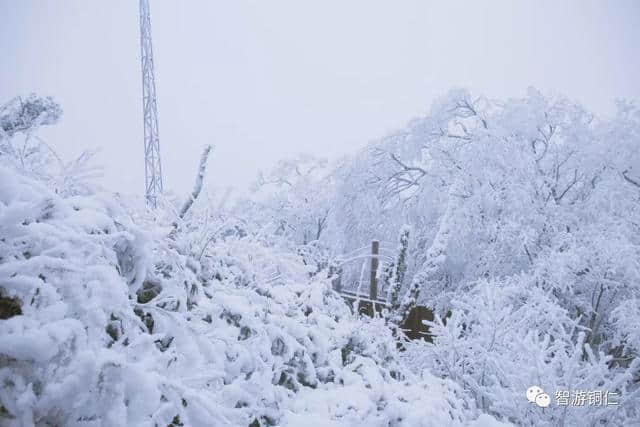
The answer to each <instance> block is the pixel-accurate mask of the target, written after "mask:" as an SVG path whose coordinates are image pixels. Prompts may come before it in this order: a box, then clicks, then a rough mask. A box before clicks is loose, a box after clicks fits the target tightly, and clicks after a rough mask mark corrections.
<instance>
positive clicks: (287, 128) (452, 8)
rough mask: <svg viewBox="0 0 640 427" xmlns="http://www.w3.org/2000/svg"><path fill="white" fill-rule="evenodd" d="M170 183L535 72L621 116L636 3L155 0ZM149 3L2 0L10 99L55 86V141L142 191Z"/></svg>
mask: <svg viewBox="0 0 640 427" xmlns="http://www.w3.org/2000/svg"><path fill="white" fill-rule="evenodd" d="M151 15H152V33H153V38H154V40H153V42H154V55H155V63H156V85H157V90H158V113H159V121H160V144H161V152H162V161H163V168H164V171H165V177H164V180H165V189H169V190H170V191H174V192H176V193H179V194H182V193H184V192H185V191H187V189H188V188H189V187H190V186H191V184H192V180H193V174H194V172H195V167H196V165H197V162H198V156H199V153H200V150H201V148H202V146H203V145H204V144H207V143H212V144H214V145H215V147H216V148H215V151H214V153H213V155H212V158H211V168H210V172H209V175H208V178H207V179H208V181H209V186H210V187H209V188H210V189H212V188H215V187H227V186H230V185H231V186H234V187H238V188H240V189H242V188H244V187H246V185H247V184H248V183H250V182H251V181H252V180H253V179H254V177H255V175H256V174H257V172H258V170H259V169H264V168H268V167H269V166H270V165H272V164H273V163H274V162H275V161H277V160H278V159H280V158H282V157H287V156H290V155H292V154H295V153H297V152H310V153H314V154H317V155H321V156H327V157H330V158H335V157H337V156H340V155H343V154H348V153H351V152H353V151H355V150H356V149H357V148H359V147H362V146H363V145H364V144H365V143H367V141H369V140H371V139H375V138H377V137H380V136H382V135H384V134H385V133H387V132H389V131H392V130H394V129H397V128H399V127H401V126H403V125H404V124H405V123H406V122H407V121H408V120H410V119H411V118H413V117H416V116H420V115H423V114H426V113H427V112H428V111H429V106H430V104H431V102H432V101H433V99H434V98H435V97H437V96H439V95H441V94H443V93H445V92H446V91H447V90H448V89H449V88H450V87H452V86H463V87H468V88H470V89H471V90H472V91H473V92H474V93H475V94H484V95H487V96H489V97H496V98H506V97H509V96H521V95H524V93H525V91H526V88H527V87H528V86H530V85H533V86H536V87H538V88H539V89H541V90H543V91H544V92H547V93H562V94H564V95H566V96H568V97H570V98H572V99H575V100H576V101H578V102H581V103H583V104H584V105H585V106H586V107H588V108H590V109H592V110H594V111H596V112H598V113H600V114H604V115H607V114H610V113H611V112H612V111H613V110H614V100H615V99H616V98H629V99H638V97H639V96H640V84H639V83H638V75H640V60H639V55H638V49H637V42H638V40H640V37H639V35H640V4H639V3H637V2H634V1H626V2H625V1H618V2H615V4H614V3H613V2H596V1H545V2H538V1H536V2H533V1H532V2H518V3H517V4H515V3H514V2H509V1H492V2H485V3H484V4H478V3H476V2H474V3H471V2H464V3H463V2H447V3H446V4H445V3H444V2H437V3H436V2H423V1H402V2H393V3H391V2H370V1H351V2H340V1H323V2H298V1H272V2H258V1H255V2H254V1H234V2H220V1H215V2H210V1H181V2H178V1H158V0H154V1H151ZM138 26H139V16H138V2H136V1H133V0H129V1H124V0H119V1H108V2H107V1H102V2H98V1H79V0H78V1H71V0H68V1H47V2H43V1H27V0H24V1H19V2H18V1H14V0H0V52H2V61H0V99H2V100H8V99H10V98H12V97H14V96H17V95H26V94H28V93H30V92H36V93H38V94H40V95H51V96H54V97H55V98H56V100H57V101H58V102H59V103H60V104H61V105H62V107H63V109H64V111H65V113H64V116H63V119H62V121H61V123H60V124H59V125H58V126H55V127H51V128H48V129H43V131H42V133H41V136H42V137H43V138H44V139H46V140H47V142H49V143H50V144H51V145H52V146H54V147H55V148H56V150H58V151H59V152H60V153H62V154H63V155H64V156H72V155H77V154H79V153H80V152H82V151H83V150H86V149H91V148H98V147H99V148H100V150H101V151H100V153H99V154H98V156H97V158H96V161H97V162H98V163H100V164H102V165H104V168H105V171H104V177H103V182H102V184H104V185H105V186H106V187H107V188H108V189H110V190H114V191H120V192H125V193H131V194H142V192H143V190H144V182H143V181H144V172H143V147H142V145H143V142H142V118H141V112H142V111H141V110H142V106H141V84H140V83H141V76H140V64H139V50H140V45H139V43H140V40H139V27H138Z"/></svg>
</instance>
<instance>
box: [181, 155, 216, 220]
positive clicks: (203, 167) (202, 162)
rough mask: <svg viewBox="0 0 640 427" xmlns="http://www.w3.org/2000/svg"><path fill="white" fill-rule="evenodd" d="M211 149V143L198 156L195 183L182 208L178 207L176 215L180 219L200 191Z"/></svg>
mask: <svg viewBox="0 0 640 427" xmlns="http://www.w3.org/2000/svg"><path fill="white" fill-rule="evenodd" d="M212 149H213V146H212V145H207V146H206V147H205V148H204V151H203V152H202V156H200V166H199V167H198V174H197V175H196V183H195V185H194V186H193V191H192V192H191V194H190V195H189V198H188V199H187V200H186V201H185V202H184V204H183V205H182V208H181V209H180V213H179V214H178V216H179V217H180V219H182V218H184V216H185V215H186V214H187V212H188V211H189V209H190V208H191V206H192V205H193V202H195V201H196V199H197V198H198V196H199V195H200V192H201V191H202V182H203V181H204V175H205V172H206V169H207V159H208V158H209V153H210V152H211V150H212Z"/></svg>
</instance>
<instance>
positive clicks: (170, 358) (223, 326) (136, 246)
mask: <svg viewBox="0 0 640 427" xmlns="http://www.w3.org/2000/svg"><path fill="white" fill-rule="evenodd" d="M0 143H3V144H4V145H2V147H4V149H3V151H2V152H0V293H1V295H0V298H2V303H3V304H4V305H3V306H2V307H3V308H6V306H7V305H11V306H12V307H13V311H12V312H11V313H8V312H6V311H5V312H3V316H2V317H3V319H2V320H0V384H1V386H0V425H3V426H30V425H49V426H123V425H132V426H163V427H164V426H172V427H175V426H183V425H184V426H252V427H255V426H267V425H290V426H336V427H337V426H358V425H362V426H434V427H436V426H437V427H440V426H450V425H475V426H497V425H502V424H501V423H498V422H496V421H495V420H493V419H492V418H491V417H488V416H486V415H479V412H478V411H477V410H476V408H475V406H473V405H468V404H467V403H465V401H464V400H463V399H462V398H461V396H460V391H459V390H458V389H457V388H456V386H454V385H453V383H450V382H448V381H446V380H441V379H437V378H435V377H434V376H432V375H430V374H429V373H428V372H426V371H425V372H424V373H422V374H419V375H418V374H415V373H412V372H411V371H410V370H408V369H407V368H405V367H404V366H402V364H401V363H399V357H398V353H397V350H396V345H395V342H394V340H393V338H392V336H391V333H390V332H389V330H388V329H387V328H386V327H385V326H384V321H383V320H381V319H372V320H368V321H366V320H362V319H357V318H355V317H353V315H352V314H351V313H350V311H349V309H348V308H347V306H346V305H345V304H344V303H343V302H342V300H341V299H340V298H339V296H337V295H336V294H335V293H334V292H333V291H331V288H330V285H329V284H328V282H327V281H326V280H325V279H320V278H318V277H319V275H316V276H313V278H312V275H311V274H309V273H310V268H311V267H310V266H307V265H305V264H303V263H302V262H301V260H300V257H299V256H298V255H294V254H292V253H290V252H287V251H285V250H281V249H278V247H275V246H273V245H271V244H269V243H268V242H264V241H262V240H261V239H258V238H256V237H254V236H253V235H251V234H246V233H243V232H240V231H241V230H240V231H238V230H239V228H238V227H231V226H229V227H227V228H225V226H224V224H218V223H216V224H210V223H207V221H208V217H207V218H204V220H202V221H199V222H198V221H195V220H192V221H184V222H181V223H180V224H176V225H175V228H173V227H172V226H171V222H169V221H166V222H163V220H162V218H164V217H163V215H165V216H167V217H169V216H170V215H169V213H167V212H168V211H167V212H161V213H160V214H159V217H158V218H155V219H152V218H150V217H149V216H148V215H147V214H146V213H144V211H142V210H136V209H134V208H131V206H129V205H127V203H125V202H123V201H122V200H121V199H119V198H118V197H116V196H112V195H109V194H103V193H99V192H94V191H92V190H90V189H88V188H87V187H81V190H78V188H79V187H77V186H76V185H75V182H74V184H73V187H72V188H70V187H68V186H66V187H65V185H66V184H65V183H68V182H69V181H65V180H63V181H62V183H61V184H60V182H61V181H55V180H51V179H50V178H51V177H50V176H49V175H47V174H44V170H40V172H42V173H43V174H44V175H43V174H39V173H36V172H38V171H39V170H38V167H37V166H34V165H33V164H30V163H29V162H25V158H22V159H20V158H19V157H16V154H15V153H16V152H18V151H17V150H10V149H9V148H10V147H11V146H12V145H11V142H10V141H8V140H7V139H6V138H5V139H4V141H3V140H1V139H0ZM36 152H37V150H34V151H33V153H36ZM27 157H29V156H27ZM36 157H37V158H40V157H38V156H35V157H34V156H32V157H30V158H36ZM27 160H28V158H27ZM38 164H43V165H44V164H46V162H40V161H39V162H38ZM42 167H43V168H44V167H45V166H42ZM55 182H57V183H58V184H59V185H58V184H55ZM211 221H213V222H215V220H213V219H212V220H211ZM163 223H166V224H167V225H166V226H163V225H162V224H163ZM196 224H197V225H196ZM214 229H215V232H211V230H214Z"/></svg>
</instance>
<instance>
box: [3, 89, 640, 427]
mask: <svg viewBox="0 0 640 427" xmlns="http://www.w3.org/2000/svg"><path fill="white" fill-rule="evenodd" d="M16 102H17V101H13V102H11V103H9V104H7V105H6V106H5V107H3V108H2V109H1V110H0V125H1V126H2V131H1V133H0V302H1V303H2V304H1V305H0V308H1V309H2V312H1V314H2V319H1V320H0V383H1V384H3V387H2V388H1V389H0V423H1V424H2V425H8V426H22V425H79V426H83V425H125V424H129V425H140V426H145V425H148V426H156V425H158V426H167V425H168V426H172V427H174V426H180V425H185V426H187V425H194V426H199V425H220V426H251V427H256V426H269V425H283V426H286V425H290V426H299V425H315V426H358V425H362V426H365V425H367V426H371V425H373V426H434V427H436V426H437V427H440V426H448V425H459V426H463V425H464V426H476V427H481V426H500V425H509V424H515V425H536V426H538V425H541V426H573V425H599V424H606V423H610V424H613V425H634V424H635V423H637V422H638V421H639V420H640V412H639V409H638V408H640V389H639V385H640V358H639V356H640V327H639V326H638V325H640V308H639V307H640V143H639V141H640V109H638V107H637V106H635V105H633V104H629V103H623V102H621V103H619V105H618V107H619V111H618V114H617V115H616V116H615V117H613V118H611V119H608V120H603V119H600V118H598V117H595V116H594V115H593V114H591V113H589V112H588V111H586V110H585V109H583V108H582V107H581V106H579V105H576V104H574V103H572V102H570V101H569V100H567V99H564V98H550V97H545V96H543V95H542V94H541V93H540V92H538V91H536V90H534V89H531V90H529V92H528V94H527V96H526V97H524V98H521V99H509V100H492V99H488V98H484V97H476V96H473V95H472V94H470V93H469V92H468V91H466V90H453V91H451V92H449V93H448V94H447V95H446V96H444V97H443V98H442V99H440V100H439V101H438V102H436V103H434V105H433V107H432V110H431V113H430V114H429V115H428V116H426V117H423V118H419V119H415V120H413V121H411V122H410V123H409V124H408V125H407V127H406V128H405V129H403V130H401V131H399V132H396V133H393V134H390V135H387V136H385V137H384V138H381V139H380V140H379V141H375V142H372V143H371V144H369V145H368V146H367V147H366V148H365V149H363V150H362V151H361V152H359V153H357V154H356V155H354V156H351V157H348V158H344V159H341V160H340V161H339V162H337V163H330V162H328V161H326V160H324V159H318V158H314V157H312V156H307V155H300V156H297V157H294V158H292V159H288V160H283V161H282V162H280V163H279V164H278V165H277V167H276V168H275V169H274V170H273V171H271V172H269V173H265V174H260V176H259V177H258V179H257V180H256V185H255V190H256V193H255V195H254V196H255V197H251V198H250V199H247V200H241V201H239V202H238V203H237V204H235V205H234V206H232V207H230V208H223V207H222V206H221V204H215V203H213V201H212V199H211V198H209V199H208V198H207V197H202V195H203V194H204V193H201V190H202V183H203V180H202V176H203V174H204V171H205V168H204V167H205V164H206V161H207V155H208V154H209V150H210V149H209V148H207V149H205V152H204V154H203V157H202V161H201V163H200V168H199V170H198V171H196V173H197V175H196V185H195V189H194V192H193V195H191V196H189V195H185V196H186V197H185V199H186V204H185V202H184V200H182V201H172V200H163V201H162V203H161V204H160V207H159V208H158V210H156V211H154V212H151V211H148V210H146V209H144V208H142V207H141V206H140V204H139V203H135V202H132V201H130V200H126V199H124V198H123V197H121V196H118V195H111V194H107V193H105V192H104V191H102V190H100V189H99V188H97V187H96V186H95V185H93V184H92V183H91V177H92V176H93V173H94V168H92V167H90V165H89V164H88V161H89V160H90V156H89V155H83V156H81V157H80V158H79V159H77V160H76V161H73V162H69V163H65V162H63V161H62V160H60V159H59V158H58V157H57V156H56V155H55V152H54V151H53V150H52V149H51V148H50V147H49V146H48V145H47V144H46V143H45V142H44V141H42V140H41V139H40V138H38V137H37V129H38V127H39V126H41V125H45V124H54V123H55V121H56V120H57V118H58V117H59V116H60V114H61V109H60V107H59V106H57V104H55V102H54V101H52V100H50V99H47V98H38V97H36V96H32V97H29V98H26V100H25V101H20V102H18V103H16ZM209 165H210V167H215V151H213V152H212V156H211V159H209ZM108 166H110V167H113V165H108ZM185 173H193V171H185ZM181 207H183V208H182V209H181ZM185 207H186V208H185ZM371 240H379V241H381V242H383V243H385V244H387V245H388V247H390V248H392V251H393V253H392V254H391V255H390V256H388V257H385V258H383V259H382V261H383V264H382V266H381V268H380V270H379V278H380V283H381V284H382V285H383V287H382V289H380V292H379V294H380V295H386V296H387V300H388V302H389V303H390V307H389V310H387V311H385V312H384V313H383V315H382V316H375V317H373V318H368V317H366V316H361V315H357V314H354V313H352V311H351V310H350V309H349V307H348V306H347V305H346V304H345V303H344V301H343V300H342V299H341V297H340V296H339V295H338V294H337V293H336V292H335V291H333V290H332V288H331V282H332V280H335V278H336V274H337V273H338V272H340V271H341V272H342V278H341V280H342V285H343V286H345V287H350V286H352V285H353V283H354V282H357V279H358V277H357V276H358V274H359V272H360V268H359V264H358V265H357V266H356V267H354V268H353V269H354V271H351V270H350V268H349V266H348V264H345V261H346V260H347V259H350V258H352V257H353V254H354V253H356V252H357V251H358V250H359V248H361V247H363V246H367V245H369V244H370V242H371ZM352 276H354V277H352ZM415 305H424V306H427V307H431V308H433V309H434V310H435V312H436V314H437V316H436V318H435V320H434V322H432V324H431V333H432V334H433V343H429V342H426V341H423V340H414V341H408V340H406V339H404V338H403V337H402V334H401V333H400V332H399V331H398V328H397V325H398V324H400V322H401V319H402V318H403V317H405V316H406V315H407V313H408V310H409V309H410V308H411V307H412V306H415ZM448 313H449V315H448V316H447V314H448ZM445 320H446V321H445ZM531 385H537V386H539V387H541V388H542V389H544V390H545V391H547V392H548V393H553V392H554V391H555V390H608V391H611V392H616V393H618V395H617V397H616V401H617V402H618V405H616V406H582V407H579V406H564V407H563V406H557V405H552V406H550V407H549V408H546V409H544V410H543V409H542V408H539V407H536V406H534V405H531V404H530V403H529V402H528V401H527V400H526V398H525V395H524V393H525V390H526V389H527V388H528V387H529V386H531ZM553 397H554V396H552V398H553Z"/></svg>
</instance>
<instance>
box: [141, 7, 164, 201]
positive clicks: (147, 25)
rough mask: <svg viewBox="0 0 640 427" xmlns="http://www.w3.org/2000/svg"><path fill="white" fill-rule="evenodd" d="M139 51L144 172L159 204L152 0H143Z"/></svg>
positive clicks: (151, 195) (148, 193)
mask: <svg viewBox="0 0 640 427" xmlns="http://www.w3.org/2000/svg"><path fill="white" fill-rule="evenodd" d="M140 53H141V60H142V108H143V121H144V176H145V190H146V191H145V196H146V199H147V204H148V205H149V206H151V207H153V208H155V207H156V206H157V203H158V196H159V195H160V194H161V193H162V166H161V163H160V138H159V136H158V107H157V103H156V82H155V75H154V70H153V45H152V42H151V16H150V13H149V0H140Z"/></svg>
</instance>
